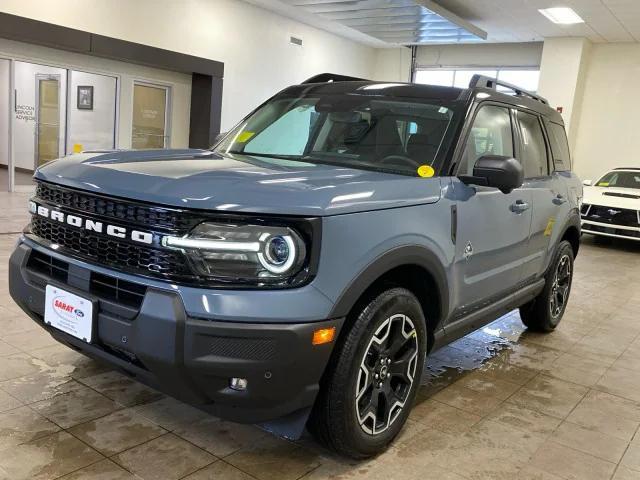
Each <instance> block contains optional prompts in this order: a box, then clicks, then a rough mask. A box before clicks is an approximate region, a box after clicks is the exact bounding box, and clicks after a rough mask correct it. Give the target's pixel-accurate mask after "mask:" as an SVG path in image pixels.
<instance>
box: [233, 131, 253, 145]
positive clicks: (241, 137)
mask: <svg viewBox="0 0 640 480" xmlns="http://www.w3.org/2000/svg"><path fill="white" fill-rule="evenodd" d="M254 135H255V132H242V133H239V134H238V136H237V137H236V142H238V143H245V142H248V141H249V139H250V138H251V137H253V136H254Z"/></svg>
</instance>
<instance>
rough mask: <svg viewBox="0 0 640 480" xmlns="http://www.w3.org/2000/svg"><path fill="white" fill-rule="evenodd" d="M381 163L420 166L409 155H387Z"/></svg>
mask: <svg viewBox="0 0 640 480" xmlns="http://www.w3.org/2000/svg"><path fill="white" fill-rule="evenodd" d="M380 163H386V164H391V165H395V166H398V167H410V168H417V167H418V163H417V162H416V161H415V160H413V159H412V158H409V157H407V156H406V155H387V156H386V157H384V158H383V159H382V160H381V161H380Z"/></svg>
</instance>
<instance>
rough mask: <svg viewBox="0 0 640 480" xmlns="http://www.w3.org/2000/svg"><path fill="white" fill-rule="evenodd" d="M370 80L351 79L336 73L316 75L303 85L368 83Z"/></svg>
mask: <svg viewBox="0 0 640 480" xmlns="http://www.w3.org/2000/svg"><path fill="white" fill-rule="evenodd" d="M368 81H369V80H367V79H365V78H358V77H349V76H347V75H338V74H335V73H321V74H319V75H314V76H313V77H311V78H308V79H306V80H305V81H304V82H302V85H305V84H307V83H328V82H368Z"/></svg>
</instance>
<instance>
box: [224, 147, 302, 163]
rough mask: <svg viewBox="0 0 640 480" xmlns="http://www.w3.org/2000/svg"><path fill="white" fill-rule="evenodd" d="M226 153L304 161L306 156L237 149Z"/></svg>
mask: <svg viewBox="0 0 640 480" xmlns="http://www.w3.org/2000/svg"><path fill="white" fill-rule="evenodd" d="M226 153H231V154H232V155H246V156H248V157H264V158H281V159H282V160H296V161H299V162H303V161H305V159H306V158H307V157H303V156H302V155H285V154H275V153H253V152H238V151H237V150H236V151H234V150H231V151H229V152H226Z"/></svg>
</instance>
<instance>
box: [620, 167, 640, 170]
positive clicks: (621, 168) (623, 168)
mask: <svg viewBox="0 0 640 480" xmlns="http://www.w3.org/2000/svg"><path fill="white" fill-rule="evenodd" d="M614 170H640V167H616V168H614Z"/></svg>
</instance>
